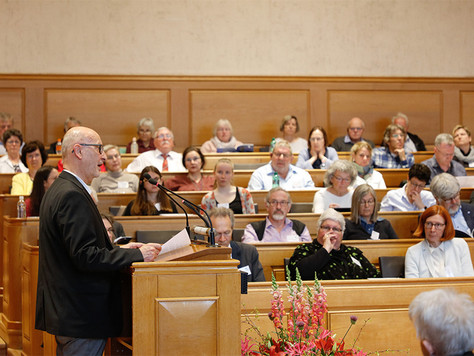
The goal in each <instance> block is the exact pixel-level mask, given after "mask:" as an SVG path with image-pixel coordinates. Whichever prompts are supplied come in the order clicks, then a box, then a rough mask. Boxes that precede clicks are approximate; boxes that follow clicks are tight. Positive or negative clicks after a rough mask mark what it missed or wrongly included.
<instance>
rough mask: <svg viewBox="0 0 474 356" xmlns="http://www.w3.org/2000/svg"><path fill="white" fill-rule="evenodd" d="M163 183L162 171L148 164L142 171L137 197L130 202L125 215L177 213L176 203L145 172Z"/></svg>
mask: <svg viewBox="0 0 474 356" xmlns="http://www.w3.org/2000/svg"><path fill="white" fill-rule="evenodd" d="M147 173H148V175H149V176H150V177H151V179H156V181H157V182H158V183H160V184H161V183H162V177H161V173H160V171H159V170H158V168H156V167H155V166H146V167H145V168H143V170H142V172H141V173H140V181H139V184H138V191H137V197H136V198H135V199H134V200H132V201H131V202H130V203H128V205H127V207H126V208H125V211H124V213H123V215H124V216H133V215H161V214H166V213H176V212H177V210H176V207H175V205H174V204H173V203H172V202H170V200H169V198H168V197H167V196H166V194H165V193H163V191H162V190H161V189H160V188H158V187H157V186H156V185H155V184H151V183H150V182H149V181H148V179H147V178H145V174H147Z"/></svg>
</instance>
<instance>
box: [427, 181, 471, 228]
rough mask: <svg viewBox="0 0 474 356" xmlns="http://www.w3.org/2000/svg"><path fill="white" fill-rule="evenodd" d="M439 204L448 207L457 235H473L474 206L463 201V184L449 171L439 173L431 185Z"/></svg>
mask: <svg viewBox="0 0 474 356" xmlns="http://www.w3.org/2000/svg"><path fill="white" fill-rule="evenodd" d="M430 190H431V193H433V195H434V197H435V199H436V202H437V203H438V205H441V206H443V207H445V208H446V210H447V211H448V212H449V215H451V220H452V221H453V225H454V229H455V230H456V237H473V234H472V231H473V229H474V206H472V205H471V204H468V203H463V202H461V197H460V195H459V193H460V191H461V186H460V185H459V182H458V180H457V179H456V178H455V177H453V176H452V175H451V174H448V173H441V174H438V175H437V176H436V177H434V178H433V181H432V182H431V185H430Z"/></svg>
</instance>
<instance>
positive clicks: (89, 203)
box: [35, 172, 143, 338]
mask: <svg viewBox="0 0 474 356" xmlns="http://www.w3.org/2000/svg"><path fill="white" fill-rule="evenodd" d="M139 261H143V256H142V254H141V252H140V250H138V249H121V248H119V247H113V246H112V244H111V242H110V240H109V238H108V235H107V231H106V230H105V226H104V224H103V222H102V218H101V216H100V214H99V211H98V210H97V206H96V205H95V203H94V201H93V200H92V198H91V196H90V195H89V194H88V192H87V190H86V189H85V188H84V187H83V186H82V184H81V183H80V182H79V181H78V180H77V179H76V178H75V177H74V176H73V175H71V174H70V173H68V172H62V173H61V174H60V176H59V178H58V179H56V181H55V182H54V183H53V184H52V185H51V187H50V188H49V189H48V191H47V192H46V194H45V196H44V198H43V201H42V203H41V208H40V228H39V272H38V293H37V301H36V324H35V327H36V328H37V329H40V330H45V331H47V332H48V333H50V334H53V335H60V336H69V337H77V338H106V337H109V336H117V335H119V333H120V331H121V322H122V320H121V319H122V318H121V292H120V279H119V277H120V274H119V270H121V269H122V268H124V267H127V266H130V264H131V263H133V262H139Z"/></svg>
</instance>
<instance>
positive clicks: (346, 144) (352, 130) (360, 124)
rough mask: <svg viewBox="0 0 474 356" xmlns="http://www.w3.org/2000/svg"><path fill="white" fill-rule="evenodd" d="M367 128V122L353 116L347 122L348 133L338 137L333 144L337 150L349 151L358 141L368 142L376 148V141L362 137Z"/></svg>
mask: <svg viewBox="0 0 474 356" xmlns="http://www.w3.org/2000/svg"><path fill="white" fill-rule="evenodd" d="M364 130H365V123H364V121H362V120H361V119H360V118H358V117H353V118H352V119H350V120H349V121H348V123H347V134H346V136H341V137H338V138H336V139H335V140H334V141H333V142H332V144H331V146H332V147H333V148H334V149H335V150H336V151H338V152H339V151H341V152H342V151H345V152H348V151H350V150H351V148H352V146H353V145H354V144H356V143H358V142H367V143H368V144H369V146H370V147H371V148H374V146H375V145H374V143H373V142H372V141H370V140H367V139H364V138H362V135H363V134H364Z"/></svg>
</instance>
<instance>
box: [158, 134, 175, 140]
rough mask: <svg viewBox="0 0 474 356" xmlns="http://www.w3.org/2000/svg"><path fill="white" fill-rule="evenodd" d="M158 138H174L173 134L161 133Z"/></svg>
mask: <svg viewBox="0 0 474 356" xmlns="http://www.w3.org/2000/svg"><path fill="white" fill-rule="evenodd" d="M156 138H158V139H160V140H163V139H165V138H167V139H170V138H173V136H171V134H159V135H158V136H156Z"/></svg>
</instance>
